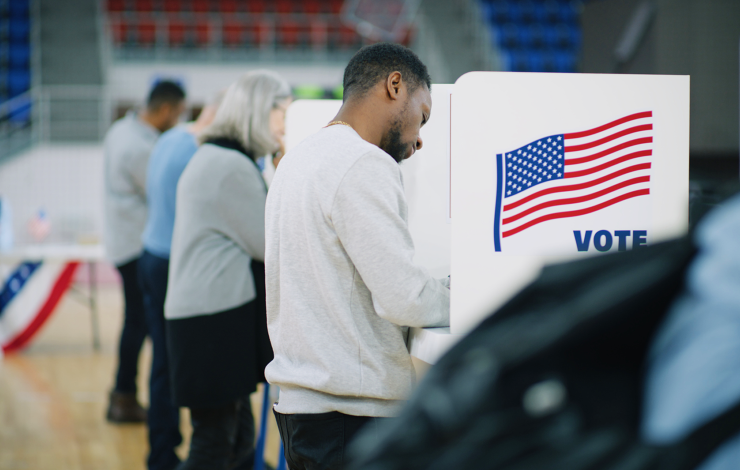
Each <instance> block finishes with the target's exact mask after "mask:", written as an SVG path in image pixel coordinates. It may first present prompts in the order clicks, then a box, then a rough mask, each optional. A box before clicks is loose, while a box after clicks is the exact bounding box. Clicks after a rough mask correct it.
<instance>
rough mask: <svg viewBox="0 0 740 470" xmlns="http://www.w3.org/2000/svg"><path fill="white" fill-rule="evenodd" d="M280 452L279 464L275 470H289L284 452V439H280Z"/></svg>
mask: <svg viewBox="0 0 740 470" xmlns="http://www.w3.org/2000/svg"><path fill="white" fill-rule="evenodd" d="M278 452H279V453H278V464H277V468H276V469H275V470H288V464H287V463H286V462H285V451H284V450H283V440H282V439H280V450H279V451H278Z"/></svg>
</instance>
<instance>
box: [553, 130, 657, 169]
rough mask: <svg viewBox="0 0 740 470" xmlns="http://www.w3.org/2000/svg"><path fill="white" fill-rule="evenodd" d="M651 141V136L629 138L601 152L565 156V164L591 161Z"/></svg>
mask: <svg viewBox="0 0 740 470" xmlns="http://www.w3.org/2000/svg"><path fill="white" fill-rule="evenodd" d="M652 141H653V138H652V137H642V138H640V139H635V140H630V141H629V142H624V143H622V144H619V145H615V146H614V147H611V148H608V149H606V150H604V151H602V152H597V153H595V154H593V155H587V156H585V157H579V158H568V157H567V156H566V158H565V164H566V165H580V164H581V163H588V162H592V161H594V160H598V159H599V158H601V157H605V156H607V155H611V154H613V153H616V152H619V151H620V150H624V149H626V148H629V147H634V146H635V145H641V144H649V143H651V142H652Z"/></svg>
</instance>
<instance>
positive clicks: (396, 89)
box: [385, 72, 403, 101]
mask: <svg viewBox="0 0 740 470" xmlns="http://www.w3.org/2000/svg"><path fill="white" fill-rule="evenodd" d="M402 84H403V77H402V76H401V72H393V73H391V74H390V75H388V78H387V79H386V80H385V88H386V93H387V94H388V98H390V99H391V100H394V101H395V100H397V99H398V97H399V96H400V94H401V86H402Z"/></svg>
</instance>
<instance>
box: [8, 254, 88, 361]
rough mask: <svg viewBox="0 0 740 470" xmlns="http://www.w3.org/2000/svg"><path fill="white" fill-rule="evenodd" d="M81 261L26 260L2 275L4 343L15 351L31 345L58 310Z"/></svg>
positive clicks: (10, 349) (9, 349)
mask: <svg viewBox="0 0 740 470" xmlns="http://www.w3.org/2000/svg"><path fill="white" fill-rule="evenodd" d="M78 265H79V263H77V262H71V263H70V262H54V261H43V262H22V263H18V264H17V265H16V266H13V267H12V268H11V270H10V271H9V274H8V275H7V276H6V277H5V279H2V290H0V346H2V349H3V352H6V353H7V352H12V351H17V350H20V349H22V348H23V347H24V346H26V345H28V344H29V342H30V341H31V339H32V338H33V337H34V335H35V334H36V333H37V332H38V331H39V330H40V329H41V327H42V326H43V324H44V323H45V322H46V320H48V319H49V317H50V316H51V314H52V313H53V312H54V309H55V308H56V306H57V304H58V303H59V301H60V300H61V298H62V296H63V295H64V293H65V292H66V291H67V289H68V288H69V286H70V285H71V283H72V280H73V278H74V274H75V271H76V270H77V267H78Z"/></svg>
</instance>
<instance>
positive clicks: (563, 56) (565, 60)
mask: <svg viewBox="0 0 740 470" xmlns="http://www.w3.org/2000/svg"><path fill="white" fill-rule="evenodd" d="M555 63H556V68H557V71H558V72H575V71H576V55H575V53H572V52H558V53H557V54H556V55H555Z"/></svg>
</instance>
